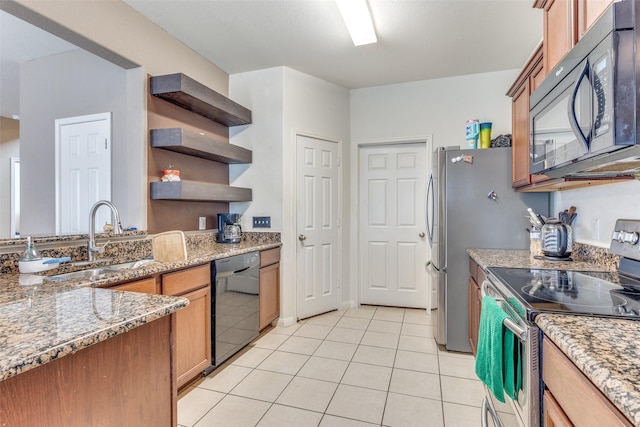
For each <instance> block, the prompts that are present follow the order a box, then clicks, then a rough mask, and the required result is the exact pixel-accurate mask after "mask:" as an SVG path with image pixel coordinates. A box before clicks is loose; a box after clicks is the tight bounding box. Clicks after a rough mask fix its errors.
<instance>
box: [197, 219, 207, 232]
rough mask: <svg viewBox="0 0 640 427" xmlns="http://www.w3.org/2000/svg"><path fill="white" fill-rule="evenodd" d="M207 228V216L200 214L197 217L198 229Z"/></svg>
mask: <svg viewBox="0 0 640 427" xmlns="http://www.w3.org/2000/svg"><path fill="white" fill-rule="evenodd" d="M206 228H207V217H206V216H201V217H198V230H206Z"/></svg>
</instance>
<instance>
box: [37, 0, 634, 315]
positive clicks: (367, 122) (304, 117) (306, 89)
mask: <svg viewBox="0 0 640 427" xmlns="http://www.w3.org/2000/svg"><path fill="white" fill-rule="evenodd" d="M34 7H36V9H37V10H38V11H39V12H40V13H42V14H43V15H45V16H48V17H50V18H52V19H54V20H56V19H60V20H61V21H60V22H63V23H64V25H65V26H67V27H69V28H74V29H76V30H77V31H78V32H80V33H83V34H85V31H87V32H88V33H89V34H90V33H91V30H89V29H84V28H78V27H77V26H78V25H79V24H78V23H77V22H75V21H74V20H73V18H69V21H65V18H64V17H62V16H60V15H61V14H62V10H56V7H55V6H53V5H46V4H42V5H37V6H34ZM94 7H95V8H100V9H99V11H98V13H94V12H95V10H94V9H92V8H94ZM83 8H86V10H85V13H86V15H88V16H105V15H107V16H108V15H111V14H114V13H119V11H118V10H117V9H118V6H116V5H110V6H107V5H82V6H79V9H78V13H83V11H82V9H83ZM102 8H103V9H102ZM126 16H128V17H129V14H127V15H126ZM131 19H139V18H131ZM136 23H137V26H138V28H139V31H140V33H137V36H136V35H135V34H136V33H135V32H134V36H132V37H135V38H139V39H140V40H141V43H143V42H147V37H148V36H145V34H155V33H156V32H157V30H156V29H154V28H149V27H150V24H149V23H148V22H142V21H141V22H138V21H136ZM94 27H95V28H100V23H99V22H96V23H95V25H94ZM94 37H95V40H97V41H99V44H101V45H103V46H106V47H107V48H110V49H111V50H113V51H115V52H118V53H121V54H122V55H123V56H126V57H128V58H132V59H134V60H135V61H136V62H138V63H141V64H144V65H145V71H146V72H147V73H149V74H151V75H158V74H163V73H168V72H170V70H172V68H173V67H172V65H171V64H166V65H165V64H162V60H163V59H162V58H159V57H158V56H155V55H149V54H147V53H145V52H129V51H127V49H132V47H130V46H126V47H125V46H122V45H121V44H119V43H118V41H115V40H112V39H111V38H110V37H108V36H105V35H94ZM158 37H159V38H160V39H162V40H164V42H165V43H166V44H168V45H172V44H174V42H172V41H167V40H166V37H167V35H166V34H160V35H158ZM164 49H166V46H163V47H162V48H160V47H158V46H154V47H153V49H150V51H152V50H153V51H156V52H158V51H160V52H162V51H164ZM178 50H179V49H178ZM183 54H184V55H185V61H184V62H183V63H182V64H181V67H182V68H181V69H180V70H179V71H180V72H184V73H185V74H187V75H190V76H191V77H193V78H196V79H197V80H199V81H201V82H203V83H206V84H207V85H208V86H210V87H212V88H214V89H215V90H217V91H219V92H220V93H223V94H224V93H226V92H227V91H229V93H231V94H233V95H234V99H236V100H237V101H238V102H240V103H241V104H246V105H252V107H253V109H254V110H256V104H257V101H252V102H251V103H249V102H248V101H246V100H245V99H243V97H246V99H249V98H250V97H251V96H252V95H251V93H244V91H248V90H247V89H244V88H248V87H251V85H255V87H259V86H261V87H265V84H271V85H272V86H269V87H271V88H273V89H274V90H277V89H282V85H283V84H282V83H281V82H283V81H284V86H285V88H291V87H297V88H300V87H302V88H303V90H302V92H301V93H297V94H296V97H295V98H294V99H290V100H288V101H289V102H290V103H289V104H288V106H289V107H288V108H290V110H288V111H285V112H283V113H282V116H280V115H279V114H278V113H277V112H275V111H274V110H270V112H269V114H274V115H275V117H273V119H274V120H277V121H282V122H286V123H287V125H288V126H290V127H291V128H298V129H305V130H307V131H308V132H310V133H315V134H319V135H335V136H336V138H341V139H343V140H344V141H349V140H351V141H371V140H374V141H379V140H381V139H392V138H396V137H398V135H403V136H409V137H414V136H416V135H426V134H433V135H434V140H433V143H434V144H435V145H440V144H447V145H449V144H450V143H449V142H448V140H449V139H456V140H458V134H457V132H454V129H459V128H460V123H464V121H465V120H466V119H468V118H469V117H470V116H474V115H476V114H478V109H477V107H474V106H476V105H480V104H481V103H483V104H482V105H483V111H484V110H485V109H486V110H489V111H491V119H492V120H493V121H494V122H495V123H496V128H495V132H496V134H499V133H508V132H509V129H510V126H509V123H510V120H511V106H510V103H509V100H508V99H505V97H504V96H503V94H504V93H505V92H506V88H507V87H508V86H509V84H511V82H512V81H513V80H514V79H515V77H516V75H517V74H518V72H519V70H508V71H503V72H493V73H485V74H479V75H474V76H462V77H451V78H441V79H436V80H425V81H419V82H413V83H403V84H398V85H391V86H385V87H379V88H362V89H354V90H352V91H348V90H345V89H344V88H341V87H339V86H336V85H333V84H329V83H326V82H322V81H319V79H317V78H314V77H311V76H307V75H304V74H302V73H299V72H296V71H294V70H291V69H286V68H285V69H274V70H270V71H265V72H262V73H260V72H256V73H247V74H241V75H236V76H233V75H232V76H230V77H229V88H228V89H227V83H226V80H225V78H224V76H221V74H222V73H221V72H220V71H219V70H217V69H215V67H212V66H211V65H210V64H205V63H203V61H202V60H201V59H199V58H194V57H193V53H192V52H189V53H183ZM524 57H525V58H526V55H525V56H524ZM169 62H170V61H169ZM214 76H215V77H214ZM216 77H220V80H219V81H218V80H216ZM320 93H322V96H320ZM496 94H498V95H496ZM310 96H311V97H312V99H315V100H317V102H318V103H320V105H325V106H326V108H323V109H321V110H322V111H323V114H327V115H329V116H328V117H326V118H325V120H324V121H326V123H325V124H322V123H321V124H318V122H317V121H316V120H315V119H314V116H315V117H317V114H318V112H317V108H311V107H310V106H309V105H308V104H307V102H306V101H307V100H308V99H309V97H310ZM390 98H392V99H399V100H401V102H402V104H403V108H397V106H396V105H391V103H388V102H386V101H387V100H388V99H390ZM429 98H433V99H437V100H438V102H435V103H433V104H427V103H424V99H429ZM447 100H454V101H455V102H451V103H450V104H449V103H448V102H447ZM264 101H265V102H266V101H269V99H265V100H264ZM273 101H274V102H277V101H278V100H277V99H276V100H273ZM487 102H489V103H491V104H487ZM494 104H495V105H494ZM349 111H351V113H350V114H351V118H350V120H347V119H345V117H349ZM405 111H413V113H412V115H407V114H405V113H404V112H405ZM443 111H444V113H443ZM256 113H257V111H256ZM432 116H433V117H440V116H446V117H443V120H438V121H437V123H427V122H426V121H420V120H415V119H412V117H432ZM256 121H257V120H256ZM324 121H323V122H324ZM327 123H331V125H328V124H327ZM257 125H258V123H256V126H255V127H251V126H250V127H249V129H246V130H244V131H243V132H242V134H241V135H233V134H232V135H231V136H232V138H236V140H237V141H238V142H236V143H238V144H239V143H240V142H241V139H242V138H243V137H244V138H247V136H246V135H247V134H248V133H250V132H255V133H259V132H260V133H262V129H258V126H257ZM318 126H320V128H318ZM232 133H233V131H232ZM288 133H289V127H287V128H284V126H283V128H282V129H279V130H277V131H276V132H275V134H274V136H273V140H274V141H280V140H282V141H285V143H286V144H290V143H291V142H290V141H289V140H288V139H287V138H284V137H283V135H286V134H288ZM457 143H458V142H456V144H457ZM289 148H290V147H289ZM252 149H253V150H254V152H255V154H254V155H255V158H256V159H263V158H264V159H268V165H267V166H265V167H264V168H262V167H259V166H258V164H256V165H253V166H256V167H253V166H252V167H251V168H249V169H248V170H247V171H245V173H242V174H241V173H238V174H239V175H241V176H240V177H239V178H238V181H236V182H234V184H235V185H239V186H242V182H241V181H242V180H248V181H252V183H251V186H252V187H253V191H254V201H253V202H252V204H251V207H249V209H248V210H247V214H246V215H247V216H248V217H250V216H251V215H253V213H252V211H251V209H255V210H256V211H255V214H256V215H259V214H260V213H261V212H259V211H258V209H259V210H260V211H261V210H263V209H264V211H267V212H269V213H271V215H272V216H273V221H274V222H273V224H272V227H273V229H274V230H282V233H283V242H285V245H284V246H283V258H282V261H283V264H286V263H291V262H293V261H292V260H293V254H292V253H291V252H287V251H290V250H291V249H290V248H292V247H295V242H296V241H297V237H298V236H297V233H296V232H295V229H294V227H293V224H294V219H293V218H292V217H291V213H290V209H289V208H284V206H291V200H290V198H291V194H293V191H292V188H291V187H290V186H291V185H292V182H293V181H294V180H293V179H291V178H292V175H291V174H292V173H293V172H292V171H288V173H289V175H287V174H286V173H285V175H284V176H280V175H279V174H275V175H272V174H273V172H272V171H274V170H278V169H281V168H282V167H283V166H284V165H285V164H293V162H289V161H285V160H283V158H282V157H283V156H281V155H280V154H286V153H289V154H287V155H291V154H290V153H291V151H292V150H290V149H286V148H278V149H276V150H273V149H272V148H271V147H270V146H268V145H259V144H254V146H253V147H252ZM353 150H355V148H353V147H349V146H344V147H343V158H344V159H351V162H353V158H354V157H355V156H354V155H353V154H352V153H353ZM350 154H351V155H350ZM345 163H346V160H345ZM265 173H266V174H268V175H267V176H269V177H271V178H272V179H269V180H267V179H264V180H263V181H262V182H264V184H260V183H256V182H255V181H256V179H255V177H252V176H251V175H252V174H256V175H257V176H264V174H265ZM133 178H134V179H135V177H133ZM352 180H353V178H351V180H350V177H348V176H345V177H344V185H345V188H349V186H351V188H353V186H354V183H353V182H350V181H352ZM261 185H262V186H261ZM247 186H248V185H247ZM131 187H132V188H134V189H135V188H138V189H140V190H139V191H140V192H142V191H144V190H143V189H142V187H143V186H142V185H138V186H136V185H132V186H131ZM273 187H276V188H282V191H281V192H278V193H279V194H276V195H275V197H274V195H273V194H271V192H267V191H265V190H264V189H265V188H273ZM636 187H637V183H636V182H635V181H631V182H624V183H619V184H613V185H607V186H602V187H593V188H588V189H579V190H572V191H567V192H559V193H554V194H553V196H552V197H553V200H554V203H555V205H556V206H570V205H577V206H579V207H580V220H579V221H578V222H577V224H576V227H575V228H576V229H575V239H576V241H578V242H583V243H592V244H596V245H600V246H608V243H609V233H610V231H611V230H613V227H614V223H615V220H616V219H617V218H619V217H630V218H633V217H634V214H635V212H636V209H634V208H636V207H637V204H636V203H634V201H633V200H634V199H633V197H632V195H633V194H634V193H635V192H634V190H637V188H636ZM132 199H135V197H132ZM139 199H142V200H144V199H146V195H145V196H144V197H140V198H139ZM603 206H618V207H619V209H618V208H617V209H616V212H615V213H613V212H611V211H610V210H608V209H603V208H602V207H603ZM258 207H259V208H258ZM140 210H143V209H140ZM130 212H131V214H130V215H129V216H128V219H127V220H128V221H133V220H132V219H131V218H134V217H135V216H136V215H138V216H140V215H141V214H140V213H137V212H136V209H131V210H130ZM274 212H275V213H274ZM280 212H281V214H280ZM349 212H350V198H349V197H348V194H347V192H346V191H345V192H344V194H343V218H349V217H350V215H351V214H350V213H349ZM123 216H124V215H123ZM142 217H143V218H144V216H143V215H142ZM594 222H595V223H597V224H599V226H598V227H596V229H597V228H599V233H596V232H594V227H592V225H593V224H594ZM133 223H135V222H133ZM140 223H142V221H140ZM287 224H288V225H289V226H288V227H287ZM344 233H345V234H344V236H343V241H344V242H346V243H345V248H344V253H349V252H350V251H349V250H348V247H349V243H350V242H352V241H351V239H350V235H349V232H348V230H347V229H346V227H345V231H344ZM287 242H289V245H287V244H286V243H287ZM350 244H352V245H353V244H354V243H350ZM345 264H347V263H345ZM353 274H355V273H354V272H349V271H347V269H346V266H345V268H344V270H343V271H342V273H341V277H342V282H343V283H354V282H355V280H353V279H354V276H353ZM293 280H294V279H293V275H292V273H291V272H289V273H287V272H286V271H284V272H283V275H282V289H283V300H282V306H281V320H283V321H284V322H290V323H293V322H294V321H295V300H294V299H293V298H292V297H291V296H290V293H289V292H286V289H291V288H292V283H293ZM342 292H343V297H342V298H343V299H342V301H343V304H344V306H349V304H350V303H351V302H352V301H355V300H356V297H357V292H358V291H357V288H348V287H345V289H343V290H342Z"/></svg>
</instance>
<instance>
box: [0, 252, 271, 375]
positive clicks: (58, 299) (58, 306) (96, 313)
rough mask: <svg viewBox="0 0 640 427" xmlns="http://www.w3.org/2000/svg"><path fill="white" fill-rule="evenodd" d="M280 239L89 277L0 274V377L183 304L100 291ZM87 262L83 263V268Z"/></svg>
mask: <svg viewBox="0 0 640 427" xmlns="http://www.w3.org/2000/svg"><path fill="white" fill-rule="evenodd" d="M279 246H281V243H280V242H277V243H275V242H260V241H258V242H255V241H243V242H242V243H238V244H212V245H202V246H199V247H197V248H192V249H190V250H189V251H188V258H187V260H186V261H181V262H175V263H158V262H153V263H149V264H145V265H144V266H142V267H140V268H137V269H132V270H124V271H118V272H114V273H110V274H104V275H100V276H97V277H95V278H92V279H83V280H67V281H63V282H46V281H43V277H42V276H39V275H30V274H29V275H27V274H0V381H2V380H5V379H7V378H10V377H12V376H15V375H18V374H20V373H22V372H25V371H27V370H29V369H33V368H35V367H38V366H40V365H43V364H45V363H48V362H50V361H52V360H55V359H57V358H60V357H63V356H66V355H69V354H73V353H75V352H77V351H79V350H81V349H83V348H85V347H88V346H90V345H91V344H95V343H97V342H100V341H103V340H106V339H108V338H111V337H113V336H115V335H118V334H121V333H124V332H126V331H128V330H130V329H133V328H136V327H138V326H141V325H143V324H145V323H148V322H151V321H153V320H156V319H158V318H160V317H163V316H166V315H169V314H171V313H173V312H175V311H177V310H179V309H181V308H184V307H186V306H187V305H188V304H189V301H188V300H187V299H185V298H180V297H173V296H164V295H152V294H140V293H133V292H123V291H116V290H111V289H101V287H103V286H107V285H110V284H113V283H117V282H122V281H130V280H135V279H138V278H142V277H148V276H151V275H154V274H158V273H163V272H166V271H170V270H175V269H180V268H186V267H190V266H195V265H201V264H206V263H209V262H211V261H212V260H215V259H220V258H226V257H229V256H232V255H238V254H242V253H247V252H252V251H259V250H265V249H271V248H276V247H279ZM89 267H90V266H87V268H89Z"/></svg>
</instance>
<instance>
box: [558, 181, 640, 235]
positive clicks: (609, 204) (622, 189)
mask: <svg viewBox="0 0 640 427" xmlns="http://www.w3.org/2000/svg"><path fill="white" fill-rule="evenodd" d="M638 194H640V182H638V181H637V180H633V181H624V182H620V183H615V184H606V185H598V186H594V187H588V188H578V189H575V190H568V191H559V192H557V193H553V197H552V206H553V208H552V211H551V212H553V213H554V215H557V213H558V212H560V211H561V210H564V209H568V208H569V207H570V206H575V207H576V208H577V211H576V212H577V213H578V216H577V217H576V220H575V222H574V223H573V226H572V229H573V238H574V240H575V241H576V242H581V243H587V244H590V245H595V246H601V247H607V248H608V247H609V244H610V242H611V234H612V233H613V229H614V226H615V224H616V220H617V219H622V218H624V219H640V198H639V197H638ZM594 222H597V223H598V224H599V225H598V226H597V227H596V225H595V223H594ZM597 229H599V232H598V230H597Z"/></svg>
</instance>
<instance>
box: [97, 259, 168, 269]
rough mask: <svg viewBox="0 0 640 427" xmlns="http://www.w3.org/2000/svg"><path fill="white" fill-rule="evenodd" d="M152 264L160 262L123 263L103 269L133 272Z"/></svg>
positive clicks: (149, 260)
mask: <svg viewBox="0 0 640 427" xmlns="http://www.w3.org/2000/svg"><path fill="white" fill-rule="evenodd" d="M152 262H158V261H154V260H152V259H141V260H138V261H130V262H123V263H122V264H115V265H108V266H106V267H103V268H105V269H107V270H111V271H122V270H133V269H136V268H140V267H142V266H144V265H147V264H150V263H152Z"/></svg>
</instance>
